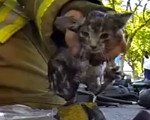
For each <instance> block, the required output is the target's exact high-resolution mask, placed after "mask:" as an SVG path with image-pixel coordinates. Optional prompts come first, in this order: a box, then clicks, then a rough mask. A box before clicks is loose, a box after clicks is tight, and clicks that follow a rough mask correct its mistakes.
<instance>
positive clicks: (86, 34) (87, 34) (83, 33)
mask: <svg viewBox="0 0 150 120" xmlns="http://www.w3.org/2000/svg"><path fill="white" fill-rule="evenodd" d="M81 34H82V35H83V36H85V37H88V36H89V33H88V32H85V31H81Z"/></svg>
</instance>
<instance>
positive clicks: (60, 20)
mask: <svg viewBox="0 0 150 120" xmlns="http://www.w3.org/2000/svg"><path fill="white" fill-rule="evenodd" d="M75 22H76V21H75V19H73V18H72V17H68V16H61V17H57V18H56V20H55V22H54V25H55V27H56V28H57V29H58V30H60V31H62V32H65V30H66V29H68V28H69V26H71V25H72V24H74V23H75Z"/></svg>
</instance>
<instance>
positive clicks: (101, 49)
mask: <svg viewBox="0 0 150 120" xmlns="http://www.w3.org/2000/svg"><path fill="white" fill-rule="evenodd" d="M118 17H119V16H117V15H116V14H105V13H101V12H99V11H94V12H91V13H90V14H89V15H88V17H87V19H86V20H85V21H84V23H83V24H82V25H81V26H80V27H79V30H78V34H79V38H80V40H81V43H82V44H83V45H84V46H86V47H87V48H89V49H90V51H91V53H102V54H105V53H106V52H108V51H110V50H112V49H113V48H114V46H115V45H117V44H118V43H120V42H121V41H122V40H124V36H123V32H122V27H123V26H124V25H125V23H124V24H123V23H121V22H122V21H121V19H120V18H119V19H118Z"/></svg>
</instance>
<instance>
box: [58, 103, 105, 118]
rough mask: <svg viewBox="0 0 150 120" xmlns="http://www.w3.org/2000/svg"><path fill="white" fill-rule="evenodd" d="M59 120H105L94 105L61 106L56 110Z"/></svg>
mask: <svg viewBox="0 0 150 120" xmlns="http://www.w3.org/2000/svg"><path fill="white" fill-rule="evenodd" d="M58 116H59V118H60V120H106V119H105V117H104V115H103V113H102V112H101V111H100V110H99V109H98V106H97V105H96V104H95V103H79V104H72V105H69V106H62V107H60V108H59V110H58Z"/></svg>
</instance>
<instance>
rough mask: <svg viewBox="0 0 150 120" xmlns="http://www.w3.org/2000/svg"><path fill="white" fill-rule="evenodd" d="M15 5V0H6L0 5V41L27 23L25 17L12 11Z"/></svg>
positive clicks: (3, 41)
mask: <svg viewBox="0 0 150 120" xmlns="http://www.w3.org/2000/svg"><path fill="white" fill-rule="evenodd" d="M15 7H16V0H6V1H5V2H4V3H3V5H2V6H1V7H0V43H5V42H6V41H7V40H8V39H9V38H10V37H11V36H12V35H13V34H14V33H15V32H16V31H18V30H19V29H21V28H22V27H23V26H24V25H25V24H26V23H27V19H26V18H24V17H23V16H20V15H19V14H18V13H16V12H14V9H15Z"/></svg>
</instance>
